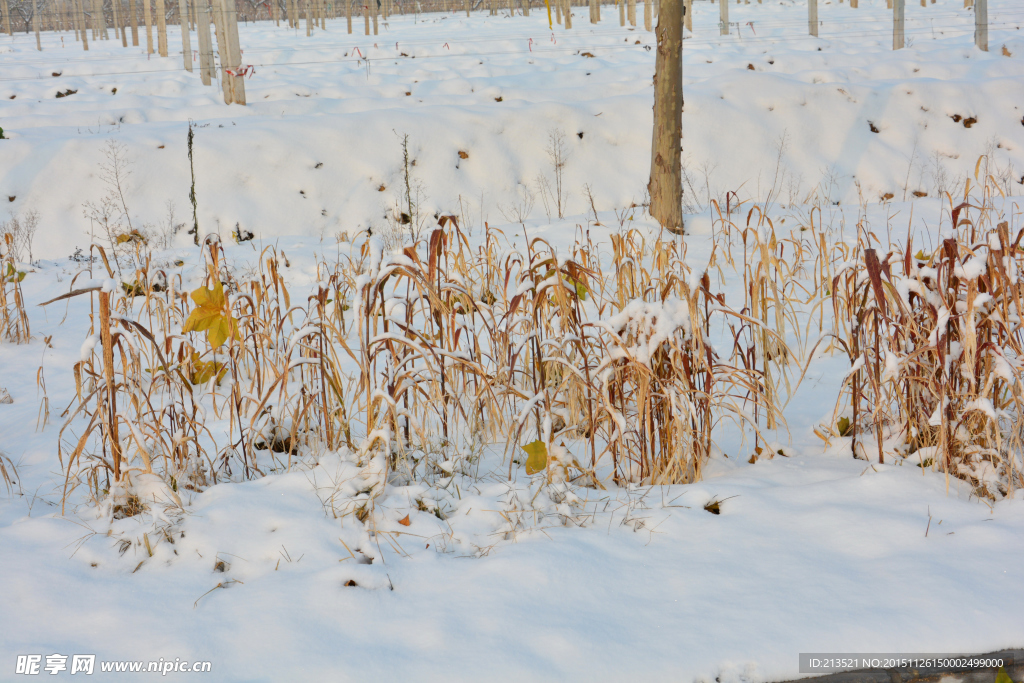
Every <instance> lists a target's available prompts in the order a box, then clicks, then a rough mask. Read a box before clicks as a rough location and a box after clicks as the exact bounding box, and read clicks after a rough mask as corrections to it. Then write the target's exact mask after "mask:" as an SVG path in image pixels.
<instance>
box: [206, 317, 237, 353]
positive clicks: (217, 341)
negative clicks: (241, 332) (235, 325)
mask: <svg viewBox="0 0 1024 683" xmlns="http://www.w3.org/2000/svg"><path fill="white" fill-rule="evenodd" d="M230 335H231V321H230V319H228V318H225V317H224V316H217V317H216V318H214V319H213V320H212V322H211V323H210V329H209V330H208V331H207V333H206V339H207V340H208V341H209V342H210V346H211V347H213V348H215V349H216V348H217V347H219V346H220V345H221V344H223V343H224V342H226V341H227V339H228V337H229V336H230Z"/></svg>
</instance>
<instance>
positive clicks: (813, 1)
mask: <svg viewBox="0 0 1024 683" xmlns="http://www.w3.org/2000/svg"><path fill="white" fill-rule="evenodd" d="M807 28H808V29H809V31H810V34H811V35H812V36H814V37H815V38H817V37H818V0H807Z"/></svg>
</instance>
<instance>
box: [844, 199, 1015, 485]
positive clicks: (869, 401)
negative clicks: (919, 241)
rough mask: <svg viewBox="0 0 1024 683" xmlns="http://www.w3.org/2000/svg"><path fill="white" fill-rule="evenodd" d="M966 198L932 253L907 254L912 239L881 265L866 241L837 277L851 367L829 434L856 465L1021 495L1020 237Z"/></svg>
mask: <svg viewBox="0 0 1024 683" xmlns="http://www.w3.org/2000/svg"><path fill="white" fill-rule="evenodd" d="M964 199H965V200H964V202H963V203H961V204H959V205H958V206H956V207H952V206H951V212H950V213H951V217H952V219H953V224H954V225H955V226H956V231H955V232H954V233H952V234H949V235H947V236H946V237H945V238H944V239H943V240H942V241H941V243H940V244H939V246H938V248H937V249H935V250H934V251H931V252H926V251H924V250H922V249H919V250H917V251H916V252H915V250H914V246H913V241H912V239H911V237H909V236H908V239H907V242H906V246H905V247H904V248H902V249H900V248H893V249H892V250H891V251H889V252H888V253H887V254H885V255H884V256H880V255H879V252H878V251H877V250H876V249H874V248H872V247H870V246H869V244H870V242H869V241H868V239H867V235H865V236H864V237H863V238H862V240H861V241H860V243H859V244H858V245H857V248H856V249H857V251H856V254H855V256H854V258H853V259H852V260H851V262H850V263H849V264H848V265H847V266H846V267H845V268H844V269H842V270H841V271H840V272H838V273H837V274H836V275H835V277H834V279H833V283H832V288H833V290H834V293H835V294H834V297H833V305H834V307H835V320H836V325H837V327H836V336H837V338H838V339H839V343H840V345H841V346H842V347H843V348H844V350H845V351H846V353H847V354H848V355H849V357H850V362H851V365H852V368H851V370H850V373H849V375H848V377H847V379H846V383H845V389H846V390H845V393H844V396H843V397H842V399H841V400H842V401H844V402H845V403H846V405H848V406H849V409H848V412H844V413H843V416H842V417H841V419H839V420H838V421H837V423H836V424H837V430H838V431H839V433H840V435H841V436H844V437H845V436H849V438H850V440H851V442H852V448H853V453H854V455H855V457H861V458H864V459H870V460H878V461H879V462H883V463H884V462H891V461H894V460H895V461H900V460H903V459H906V460H908V461H910V462H913V463H914V464H917V465H918V466H920V467H922V468H932V469H938V470H940V471H942V472H944V473H946V474H947V475H950V476H954V477H958V478H961V479H964V480H966V481H968V482H970V483H971V484H972V485H973V486H974V488H975V493H976V494H977V495H978V496H979V497H985V498H990V499H998V498H1002V497H1004V496H1007V495H1011V494H1012V492H1013V491H1014V490H1015V489H1017V488H1020V487H1021V486H1022V485H1024V474H1022V472H1024V470H1022V466H1024V463H1022V461H1021V455H1022V454H1021V447H1022V445H1024V439H1022V436H1024V422H1022V421H1021V407H1022V404H1024V385H1022V363H1024V356H1022V354H1024V334H1022V329H1021V318H1020V315H1021V310H1022V305H1021V304H1022V302H1021V290H1020V284H1019V278H1020V272H1021V267H1022V264H1024V252H1022V249H1021V246H1022V245H1021V240H1022V238H1024V231H1020V232H1018V233H1017V234H1013V232H1011V230H1010V227H1009V222H1008V221H1005V220H1003V221H999V222H998V223H997V224H996V225H992V222H993V220H992V213H993V212H992V210H991V208H989V207H987V206H986V205H985V203H982V204H981V205H978V204H973V203H971V201H970V200H971V198H970V197H966V196H965V198H964ZM837 412H838V411H837Z"/></svg>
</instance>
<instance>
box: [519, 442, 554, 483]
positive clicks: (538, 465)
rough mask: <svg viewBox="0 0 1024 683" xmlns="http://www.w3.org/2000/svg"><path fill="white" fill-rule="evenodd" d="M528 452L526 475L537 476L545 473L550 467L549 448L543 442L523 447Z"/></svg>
mask: <svg viewBox="0 0 1024 683" xmlns="http://www.w3.org/2000/svg"><path fill="white" fill-rule="evenodd" d="M523 450H524V451H525V452H526V455H527V458H526V473H527V474H537V473H538V472H543V471H544V470H545V469H547V466H548V447H547V446H545V445H544V442H543V441H541V440H539V439H538V440H537V441H534V442H532V443H528V444H526V445H525V446H523Z"/></svg>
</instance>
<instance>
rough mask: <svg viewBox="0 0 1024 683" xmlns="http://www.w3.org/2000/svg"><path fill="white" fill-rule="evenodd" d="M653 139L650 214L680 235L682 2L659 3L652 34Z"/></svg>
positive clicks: (672, 0)
mask: <svg viewBox="0 0 1024 683" xmlns="http://www.w3.org/2000/svg"><path fill="white" fill-rule="evenodd" d="M655 36H656V37H657V40H658V52H657V56H656V58H655V65H654V135H653V144H652V146H651V179H650V182H649V183H648V184H647V191H648V193H649V194H650V196H651V207H650V213H651V217H652V218H654V220H656V221H658V223H659V224H660V225H661V227H663V228H665V229H666V230H669V231H671V232H674V233H678V234H682V232H683V183H682V130H683V15H682V0H662V1H661V9H660V12H659V13H658V28H657V29H656V30H655Z"/></svg>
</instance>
